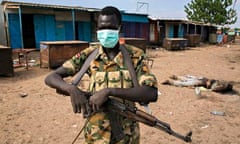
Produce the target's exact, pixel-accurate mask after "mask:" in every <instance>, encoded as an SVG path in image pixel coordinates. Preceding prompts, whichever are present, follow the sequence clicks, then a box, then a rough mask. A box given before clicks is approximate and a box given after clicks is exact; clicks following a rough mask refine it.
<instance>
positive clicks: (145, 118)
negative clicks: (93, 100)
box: [57, 90, 192, 142]
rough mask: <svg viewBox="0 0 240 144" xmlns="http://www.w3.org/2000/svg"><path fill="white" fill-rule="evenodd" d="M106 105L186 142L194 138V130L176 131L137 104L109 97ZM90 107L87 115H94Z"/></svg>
mask: <svg viewBox="0 0 240 144" xmlns="http://www.w3.org/2000/svg"><path fill="white" fill-rule="evenodd" d="M57 93H60V94H64V95H68V94H67V93H66V92H61V91H59V90H58V91H57ZM86 97H89V93H88V92H86ZM104 106H106V107H107V109H108V110H110V111H114V112H117V113H119V114H120V115H122V116H125V117H127V118H129V119H132V120H134V121H137V122H141V123H143V124H145V125H148V126H151V127H155V128H157V129H160V130H162V131H164V132H166V133H168V134H169V135H172V136H174V137H177V138H179V139H181V140H183V141H185V142H191V141H192V139H191V136H192V131H190V132H188V133H187V134H186V135H185V136H184V135H181V134H179V133H177V132H175V131H174V130H172V129H171V126H170V125H169V124H168V123H166V122H163V121H161V120H159V119H157V118H156V117H155V116H153V115H151V114H148V113H146V112H144V111H142V110H140V109H138V108H137V107H135V106H130V105H126V104H123V103H121V102H119V101H117V100H114V99H108V100H107V102H106V103H105V104H104ZM89 108H90V107H89ZM89 108H88V110H87V114H85V117H86V116H90V115H92V111H91V108H90V109H89Z"/></svg>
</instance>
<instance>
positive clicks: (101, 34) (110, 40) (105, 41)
mask: <svg viewBox="0 0 240 144" xmlns="http://www.w3.org/2000/svg"><path fill="white" fill-rule="evenodd" d="M97 39H98V40H99V42H100V43H101V45H102V46H103V47H105V48H114V46H115V45H116V44H117V43H118V40H119V30H111V29H104V30H98V31H97Z"/></svg>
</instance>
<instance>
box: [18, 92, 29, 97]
mask: <svg viewBox="0 0 240 144" xmlns="http://www.w3.org/2000/svg"><path fill="white" fill-rule="evenodd" d="M19 96H20V97H22V98H24V97H26V96H28V94H27V93H24V92H23V93H19Z"/></svg>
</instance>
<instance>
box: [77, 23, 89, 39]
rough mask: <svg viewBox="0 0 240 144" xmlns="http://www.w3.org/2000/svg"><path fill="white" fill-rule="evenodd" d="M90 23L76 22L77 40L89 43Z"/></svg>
mask: <svg viewBox="0 0 240 144" xmlns="http://www.w3.org/2000/svg"><path fill="white" fill-rule="evenodd" d="M91 33H92V32H91V22H78V38H79V40H82V41H88V42H91Z"/></svg>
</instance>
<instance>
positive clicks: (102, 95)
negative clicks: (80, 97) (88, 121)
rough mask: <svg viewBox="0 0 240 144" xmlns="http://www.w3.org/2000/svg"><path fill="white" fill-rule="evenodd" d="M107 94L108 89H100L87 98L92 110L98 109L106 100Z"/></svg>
mask: <svg viewBox="0 0 240 144" xmlns="http://www.w3.org/2000/svg"><path fill="white" fill-rule="evenodd" d="M108 95H109V89H102V90H100V91H97V92H96V93H94V94H93V95H92V96H91V97H90V98H89V104H90V105H91V107H92V110H93V111H94V112H96V111H98V110H99V109H100V108H101V106H102V105H103V103H104V102H106V101H107V99H108Z"/></svg>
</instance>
